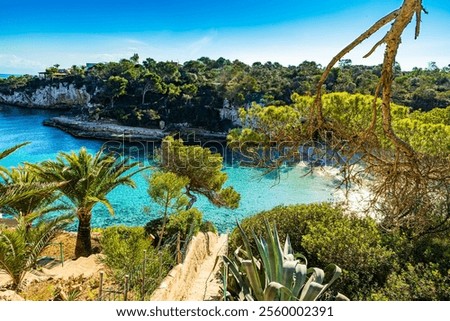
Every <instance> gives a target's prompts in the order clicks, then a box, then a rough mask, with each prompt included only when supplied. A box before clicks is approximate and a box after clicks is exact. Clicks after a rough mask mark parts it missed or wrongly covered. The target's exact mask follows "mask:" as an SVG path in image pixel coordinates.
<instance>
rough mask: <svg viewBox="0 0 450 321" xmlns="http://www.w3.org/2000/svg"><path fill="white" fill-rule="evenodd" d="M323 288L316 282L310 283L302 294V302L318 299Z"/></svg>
mask: <svg viewBox="0 0 450 321" xmlns="http://www.w3.org/2000/svg"><path fill="white" fill-rule="evenodd" d="M323 288H324V286H323V285H322V284H320V283H317V282H311V283H310V284H309V285H308V287H307V289H306V292H305V294H304V297H303V301H316V300H317V298H318V297H319V294H320V292H322V290H323Z"/></svg>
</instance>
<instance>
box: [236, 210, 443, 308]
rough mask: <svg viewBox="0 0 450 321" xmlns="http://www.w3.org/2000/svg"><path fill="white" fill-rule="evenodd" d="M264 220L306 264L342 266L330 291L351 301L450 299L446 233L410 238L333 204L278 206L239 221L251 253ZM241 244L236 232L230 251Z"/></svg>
mask: <svg viewBox="0 0 450 321" xmlns="http://www.w3.org/2000/svg"><path fill="white" fill-rule="evenodd" d="M265 221H269V222H276V227H277V229H278V232H279V238H280V239H282V240H283V239H284V238H285V237H286V235H289V236H290V241H291V244H292V248H293V250H294V252H295V253H301V254H303V255H305V256H306V257H307V258H308V264H309V265H312V266H327V265H328V264H330V263H334V264H337V265H338V266H339V267H341V268H342V269H343V274H342V277H341V278H340V279H339V280H338V281H336V283H335V284H334V285H333V288H334V289H335V290H337V291H339V292H342V293H344V294H345V295H346V296H348V297H349V298H350V299H352V300H449V299H450V290H449V289H450V264H449V262H450V257H449V255H450V252H449V249H450V235H449V231H447V232H441V233H438V234H435V235H429V236H427V238H422V239H409V238H407V237H406V236H405V235H404V234H403V233H401V232H395V233H391V232H387V231H386V230H384V229H383V228H382V226H381V225H380V224H378V223H376V221H375V220H373V219H372V218H369V217H364V218H361V217H358V216H354V215H349V214H345V213H344V211H343V210H342V208H340V207H338V206H333V205H330V204H326V203H324V204H312V205H295V206H279V207H276V208H274V209H272V210H270V211H264V212H261V213H259V214H257V215H255V216H253V217H249V218H246V219H244V220H243V221H242V223H241V226H242V229H243V231H245V233H246V234H247V235H249V238H248V239H249V240H250V243H251V244H252V247H253V251H256V243H255V240H254V239H253V238H252V237H251V235H252V234H251V233H252V231H254V233H255V234H256V235H258V236H260V235H262V236H265V228H264V226H265V223H264V222H265ZM243 245H244V242H243V240H242V233H240V232H239V230H238V229H237V228H236V229H235V230H234V231H233V233H232V234H231V236H230V248H232V249H235V248H237V247H238V246H243Z"/></svg>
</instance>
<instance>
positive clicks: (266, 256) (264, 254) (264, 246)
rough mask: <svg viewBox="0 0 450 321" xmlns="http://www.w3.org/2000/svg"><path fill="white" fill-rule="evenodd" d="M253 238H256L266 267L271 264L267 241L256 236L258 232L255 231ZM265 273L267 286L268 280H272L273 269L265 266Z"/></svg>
mask: <svg viewBox="0 0 450 321" xmlns="http://www.w3.org/2000/svg"><path fill="white" fill-rule="evenodd" d="M253 238H254V239H255V243H256V247H257V249H258V252H259V256H260V257H261V261H262V264H263V266H264V267H268V266H270V262H269V252H268V249H267V243H266V242H265V241H264V240H263V239H260V238H258V237H257V236H256V234H255V233H254V232H253ZM263 270H264V275H265V282H264V283H265V284H264V286H267V284H268V282H270V280H272V271H271V270H270V269H267V268H264V269H263Z"/></svg>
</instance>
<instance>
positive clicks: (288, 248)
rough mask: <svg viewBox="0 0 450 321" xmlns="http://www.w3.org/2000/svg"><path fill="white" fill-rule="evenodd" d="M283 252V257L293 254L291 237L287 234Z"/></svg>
mask: <svg viewBox="0 0 450 321" xmlns="http://www.w3.org/2000/svg"><path fill="white" fill-rule="evenodd" d="M283 254H284V256H285V257H287V256H288V255H292V257H293V254H294V250H293V249H292V245H291V239H290V238H289V234H288V235H286V241H285V242H284V251H283Z"/></svg>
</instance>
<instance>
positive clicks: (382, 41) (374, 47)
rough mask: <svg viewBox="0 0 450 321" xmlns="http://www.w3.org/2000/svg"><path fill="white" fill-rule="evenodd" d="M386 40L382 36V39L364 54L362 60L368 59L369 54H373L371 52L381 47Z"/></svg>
mask: <svg viewBox="0 0 450 321" xmlns="http://www.w3.org/2000/svg"><path fill="white" fill-rule="evenodd" d="M385 40H386V36H384V37H383V38H381V39H380V41H378V42H377V43H376V44H375V45H374V46H373V47H372V49H370V51H369V52H368V53H366V54H365V55H364V56H363V58H367V57H369V56H370V55H371V54H373V52H374V51H375V50H376V49H377V48H378V47H379V46H381V45H382V44H383V43H384V42H385Z"/></svg>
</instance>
